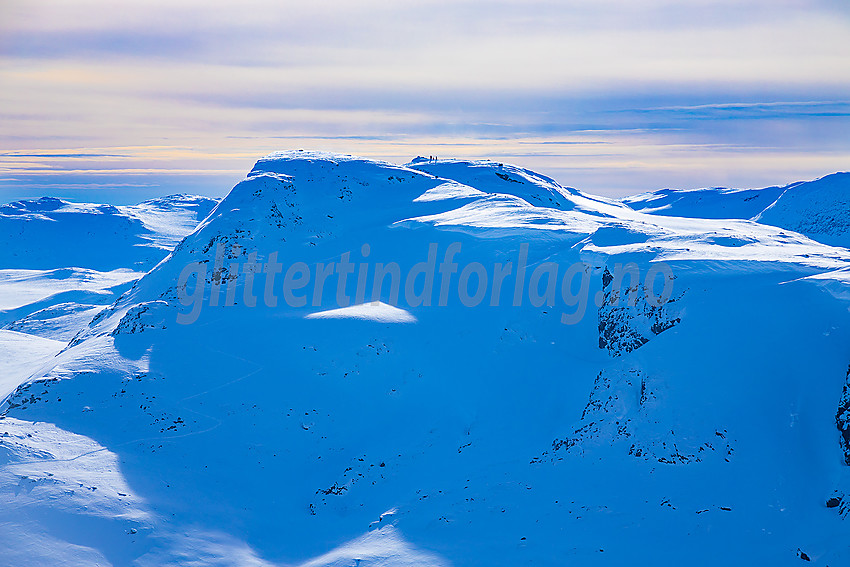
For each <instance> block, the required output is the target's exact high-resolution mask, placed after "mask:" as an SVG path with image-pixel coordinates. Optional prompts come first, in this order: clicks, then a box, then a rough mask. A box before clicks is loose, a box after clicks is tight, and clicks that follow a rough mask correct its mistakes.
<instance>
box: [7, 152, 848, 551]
mask: <svg viewBox="0 0 850 567" xmlns="http://www.w3.org/2000/svg"><path fill="white" fill-rule="evenodd" d="M779 193H780V192H778V191H777V197H775V198H774V200H776V199H778V198H779V197H778V195H779ZM786 193H787V191H786ZM783 195H784V193H783ZM736 198H737V197H736ZM647 200H648V199H647ZM636 202H637V201H634V200H632V201H629V203H628V204H629V205H630V206H626V205H625V204H623V203H619V202H615V201H610V200H606V199H601V198H596V197H592V196H588V195H584V194H582V193H581V192H580V191H577V190H575V189H569V188H564V187H562V186H561V185H559V184H558V183H557V182H555V181H554V180H552V179H549V178H547V177H545V176H542V175H539V174H536V173H534V172H531V171H528V170H524V169H521V168H517V167H513V166H509V165H506V164H499V163H495V162H466V161H459V160H440V161H433V160H427V159H421V158H417V159H416V160H414V161H412V162H411V163H410V164H407V165H405V166H399V165H394V164H389V163H384V162H376V161H370V160H365V159H360V158H356V157H353V156H346V155H339V154H326V153H319V152H305V151H294V152H282V153H277V154H272V155H269V156H267V157H265V158H263V159H261V160H260V161H258V162H257V164H256V165H255V167H254V168H253V170H252V171H251V172H250V173H249V174H248V176H247V178H246V179H245V180H244V181H242V182H241V183H239V184H238V185H237V186H236V187H234V189H233V190H232V191H231V192H230V194H229V195H228V196H227V197H226V198H224V199H223V200H222V201H221V202H220V203H218V204H217V205H216V206H215V208H213V209H212V210H211V211H210V213H209V215H208V216H207V217H206V218H205V219H204V220H203V221H202V222H200V224H199V225H198V226H197V227H196V228H195V229H194V231H193V232H192V233H191V234H188V235H187V236H186V237H185V238H184V239H183V240H182V241H180V243H179V244H178V245H177V246H176V247H175V248H174V250H173V251H172V252H171V254H169V255H168V257H167V258H166V259H165V260H163V261H162V262H160V263H158V264H157V265H156V266H153V267H151V269H150V270H149V271H147V273H145V274H144V275H143V276H142V277H141V278H139V279H138V280H134V279H132V278H129V279H128V280H127V281H126V283H125V284H124V285H125V286H127V288H126V291H124V292H123V293H122V294H121V296H120V297H119V298H118V299H117V300H116V301H114V302H113V303H112V304H111V305H109V306H108V307H105V308H103V309H97V312H96V313H93V311H86V310H84V309H80V310H79V311H75V310H74V309H73V307H72V306H69V307H67V308H63V309H58V310H57V311H56V313H55V316H53V315H52V314H51V313H47V312H44V313H42V314H41V315H40V316H39V318H38V320H37V321H36V320H33V319H31V320H30V321H29V323H28V326H27V325H24V324H23V322H22V321H13V322H12V325H13V326H12V327H10V328H9V329H8V330H6V331H4V332H5V333H7V335H6V336H5V338H6V341H5V342H3V343H0V344H2V345H8V346H7V347H5V348H7V349H8V352H9V353H10V354H9V356H10V357H12V358H9V360H15V364H14V365H9V367H10V368H11V370H9V373H8V374H7V376H9V377H10V378H9V379H7V382H4V384H6V385H5V386H4V387H5V388H7V391H11V390H12V389H14V392H13V393H12V394H11V395H9V396H8V397H7V398H6V399H5V402H4V405H3V406H2V409H3V419H2V420H0V441H2V443H0V522H2V523H3V525H4V537H3V538H0V558H2V559H0V562H2V561H9V562H10V563H9V564H10V565H12V564H14V565H20V564H29V565H55V564H59V563H62V562H66V563H67V564H85V565H89V564H94V563H98V562H99V563H100V564H115V565H126V564H138V565H185V564H192V563H193V562H194V563H195V564H204V565H207V564H211V565H215V564H218V565H245V564H250V565H303V566H320V565H333V566H347V565H362V566H364V567H365V566H366V565H457V566H465V565H515V564H532V565H570V564H581V565H612V564H614V565H619V564H637V565H642V564H653V565H655V564H681V563H686V564H688V565H715V564H717V563H718V562H721V561H722V562H724V563H729V564H732V565H749V564H771V565H797V564H799V563H800V561H805V560H808V561H810V562H814V563H816V564H824V565H827V564H828V565H841V564H844V563H846V562H847V561H848V560H850V544H848V541H850V540H848V536H850V523H848V522H850V519H846V520H845V519H844V518H845V517H846V516H847V515H848V512H850V476H848V475H850V472H848V471H850V466H848V464H847V463H850V457H848V456H847V455H850V441H848V440H850V425H848V423H850V418H848V417H847V415H848V411H850V410H848V407H850V402H848V401H847V400H848V396H850V394H848V393H847V392H848V388H850V386H848V384H847V379H848V378H847V368H848V363H850V311H848V307H850V303H848V301H850V293H848V291H850V288H848V285H850V278H848V277H847V276H846V274H847V273H848V270H850V251H848V250H847V249H844V248H838V247H833V246H829V245H827V244H823V243H820V242H817V241H815V240H812V239H810V238H808V237H807V236H805V235H803V234H800V233H798V232H794V231H792V230H790V229H788V228H787V227H779V226H769V225H767V224H763V223H759V222H755V221H753V220H746V219H749V218H750V217H752V216H754V215H756V214H758V212H759V211H761V210H763V209H764V208H766V207H767V206H768V205H769V204H770V203H766V204H765V205H764V207H762V209H759V211H756V212H754V213H753V214H752V215H749V216H746V217H745V218H733V219H731V220H730V219H723V218H720V217H722V216H723V215H720V214H718V215H709V214H704V215H702V216H703V217H716V218H689V217H686V216H682V215H679V216H663V215H661V214H658V213H659V211H655V212H653V213H652V214H648V213H647V212H642V211H638V210H635V208H640V207H638V206H637V205H636V204H635V203H636ZM771 202H773V201H771ZM158 218H162V217H158ZM167 224H168V222H163V225H167ZM148 226H151V222H150V221H148ZM167 232H168V231H167V230H166V229H164V228H160V230H159V233H160V234H165V233H167ZM22 245H23V243H22ZM163 245H165V243H163ZM28 267H31V266H28ZM54 267H55V266H54ZM125 267H128V268H132V265H127V266H125ZM131 282H132V283H131ZM320 282H321V283H320ZM0 284H2V282H0ZM10 285H11V284H10ZM83 291H85V290H83ZM83 291H80V293H82V292H83ZM69 303H74V302H73V301H71V302H69ZM75 317H76V319H74V320H75V321H77V322H79V321H80V320H81V319H85V318H88V317H91V319H90V321H89V322H88V323H84V324H83V325H82V326H80V325H79V324H78V325H77V326H76V327H74V325H72V324H71V322H70V321H71V319H73V318H75ZM69 318H71V319H69ZM44 328H53V329H54V330H55V329H60V328H61V329H63V331H62V334H61V340H58V338H52V337H51V336H48V334H46V333H42V334H41V336H37V334H36V331H37V330H38V329H44ZM72 328H74V329H76V332H74V334H73V336H69V333H68V330H69V329H72ZM12 329H14V330H12ZM53 336H55V337H60V335H53ZM12 379H14V381H17V382H18V383H20V385H19V386H17V387H16V384H14V383H9V380H12Z"/></svg>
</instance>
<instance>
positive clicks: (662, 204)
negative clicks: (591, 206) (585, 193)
mask: <svg viewBox="0 0 850 567" xmlns="http://www.w3.org/2000/svg"><path fill="white" fill-rule="evenodd" d="M622 203H624V204H626V205H628V206H629V207H631V208H632V209H634V210H636V211H641V212H644V213H650V214H662V215H669V216H677V217H694V218H710V219H752V220H754V221H756V222H759V223H763V224H768V225H773V226H778V227H781V228H785V229H788V230H791V231H794V232H798V233H800V234H804V235H806V236H808V237H809V238H812V239H813V240H817V241H818V242H823V243H824V244H829V245H832V246H842V247H845V248H847V247H848V246H850V221H848V218H850V173H833V174H830V175H826V176H824V177H822V178H820V179H816V180H814V181H800V182H797V183H792V184H790V185H786V186H784V187H767V188H765V189H725V188H721V187H713V188H710V189H692V190H677V189H663V190H661V191H655V192H651V193H643V194H641V195H635V196H633V197H626V198H625V199H622Z"/></svg>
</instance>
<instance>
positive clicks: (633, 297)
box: [598, 267, 684, 357]
mask: <svg viewBox="0 0 850 567" xmlns="http://www.w3.org/2000/svg"><path fill="white" fill-rule="evenodd" d="M672 277H674V278H675V276H672ZM622 279H623V280H625V281H628V287H623V286H622V285H620V284H621V283H624V282H622V281H617V278H615V277H614V275H613V274H612V273H611V272H610V271H609V270H608V268H607V267H606V268H605V271H604V272H603V274H602V292H601V293H602V296H601V297H602V301H601V302H599V303H601V305H600V307H599V311H598V314H599V348H601V349H606V350H607V351H608V353H609V354H610V355H611V356H614V357H617V356H621V355H622V354H625V353H629V352H631V351H633V350H635V349H638V348H640V347H642V346H643V345H645V344H646V343H648V342H649V341H650V339H652V337H654V336H656V335H660V334H661V333H663V332H664V331H666V330H668V329H671V328H673V327H675V326H676V325H678V324H679V323H680V322H681V317H680V311H679V307H678V305H679V303H678V302H679V301H680V300H681V299H682V296H683V295H684V292H679V293H678V294H677V295H673V296H671V297H670V298H669V299H668V300H667V301H666V302H664V303H662V304H661V305H659V304H658V303H657V302H656V301H654V300H648V299H647V297H646V295H647V294H646V290H645V288H644V285H643V284H642V283H640V282H633V281H631V280H629V279H628V278H622ZM636 279H637V278H636Z"/></svg>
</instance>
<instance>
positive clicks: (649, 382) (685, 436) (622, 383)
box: [540, 368, 733, 464]
mask: <svg viewBox="0 0 850 567" xmlns="http://www.w3.org/2000/svg"><path fill="white" fill-rule="evenodd" d="M664 390H665V385H664V384H663V383H662V382H660V381H659V380H657V379H653V378H651V377H650V376H648V375H647V374H646V373H645V372H643V371H642V370H639V369H636V368H626V369H606V370H603V371H601V372H599V374H598V375H597V377H596V380H595V381H594V383H593V390H592V391H591V393H590V398H589V399H588V402H587V404H586V405H585V408H584V411H583V412H582V414H581V418H580V419H579V421H578V423H577V424H576V426H575V429H574V430H573V432H572V433H571V434H570V435H567V436H565V437H563V438H559V439H555V440H554V441H553V442H552V450H551V452H547V453H544V454H543V455H542V456H541V457H540V460H542V459H544V458H547V459H552V460H559V459H561V458H563V457H564V455H566V454H569V453H573V452H575V453H577V454H585V453H587V452H592V451H593V450H594V449H595V448H597V447H604V446H620V447H621V448H622V451H623V452H624V453H627V454H628V455H631V456H633V457H635V458H638V459H643V460H647V461H655V462H659V463H665V464H688V463H698V462H700V461H702V460H704V459H705V458H707V457H708V456H709V455H715V456H717V457H718V458H721V457H722V458H724V459H725V460H726V461H727V462H728V461H729V459H730V458H731V456H732V453H733V448H732V440H731V439H730V437H729V434H728V432H727V431H726V429H723V428H712V429H705V428H703V430H699V431H697V430H693V431H687V430H685V428H686V427H687V426H686V425H684V424H682V422H681V420H680V419H677V418H676V416H675V412H674V411H673V408H671V407H669V405H668V404H666V403H665V401H664V398H665V395H664Z"/></svg>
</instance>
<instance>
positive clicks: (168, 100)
mask: <svg viewBox="0 0 850 567" xmlns="http://www.w3.org/2000/svg"><path fill="white" fill-rule="evenodd" d="M740 4H742V3H741V2H740V1H738V2H733V1H731V0H691V1H689V2H680V1H668V0H630V1H626V0H595V1H593V2H585V1H576V0H571V1H558V2H556V1H533V0H532V1H511V0H506V1H503V2H484V1H476V0H465V1H464V0H460V1H459V0H453V1H447V0H446V1H442V0H426V1H416V2H409V1H402V0H396V1H393V2H381V1H377V0H369V1H360V2H343V1H331V0H329V1H318V2H315V1H314V2H261V1H254V2H240V3H239V5H238V6H237V5H236V4H235V3H231V2H219V1H216V0H207V1H205V2H186V1H180V2H177V1H169V2H164V1H151V0H145V1H123V2H102V1H92V0H89V1H75V2H67V1H45V0H25V1H22V0H3V1H2V2H0V86H2V88H0V200H3V201H8V200H11V199H16V198H22V197H37V196H40V195H42V194H52V195H60V196H69V197H73V198H76V199H91V200H100V201H110V202H131V201H137V200H139V199H140V198H144V197H149V196H153V195H160V194H166V193H173V192H178V191H188V192H201V193H206V194H213V195H220V194H223V193H224V192H226V191H227V190H228V189H229V188H230V186H232V185H233V183H234V182H235V181H237V180H238V179H239V178H241V177H242V176H244V174H245V173H246V172H247V170H248V169H249V168H250V166H251V165H252V164H253V162H254V161H255V160H256V159H257V158H258V157H260V156H261V155H263V154H265V153H267V152H270V151H274V150H279V149H287V148H298V147H304V148H317V149H328V150H339V151H347V152H351V153H357V154H360V155H365V156H370V157H377V158H382V159H387V160H390V161H395V162H399V163H401V162H405V161H408V160H409V159H411V158H412V157H414V156H415V155H417V154H421V155H434V154H436V155H439V156H440V157H451V156H455V157H474V158H478V157H491V158H494V159H498V160H501V161H509V162H514V163H517V164H520V165H524V166H527V167H531V168H533V169H537V170H540V171H542V172H544V173H548V174H550V175H552V176H554V177H555V178H556V179H558V180H559V181H561V182H562V183H563V184H565V185H571V186H575V187H578V188H580V189H583V190H587V191H590V192H594V193H599V194H606V195H625V194H629V193H635V192H639V191H643V190H649V189H655V188H660V187H664V186H678V187H694V186H703V185H727V186H765V185H771V184H779V183H787V182H790V181H794V180H797V179H806V178H813V177H817V176H820V175H824V174H826V173H830V172H833V171H837V170H847V169H850V166H848V164H850V135H848V132H850V63H848V62H850V3H848V2H846V0H834V1H829V0H822V1H817V0H808V1H803V0H771V1H767V0H753V1H750V2H745V3H743V4H745V5H744V6H742V5H740Z"/></svg>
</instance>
